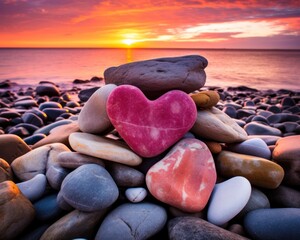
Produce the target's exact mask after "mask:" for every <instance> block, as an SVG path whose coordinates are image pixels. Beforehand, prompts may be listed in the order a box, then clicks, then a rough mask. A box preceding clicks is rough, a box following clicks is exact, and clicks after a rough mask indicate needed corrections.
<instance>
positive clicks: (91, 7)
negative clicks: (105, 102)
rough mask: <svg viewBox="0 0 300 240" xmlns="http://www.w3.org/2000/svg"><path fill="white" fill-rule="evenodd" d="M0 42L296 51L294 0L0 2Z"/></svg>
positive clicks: (298, 29)
mask: <svg viewBox="0 0 300 240" xmlns="http://www.w3.org/2000/svg"><path fill="white" fill-rule="evenodd" d="M0 16H1V20H0V47H126V45H127V46H132V47H161V48H164V47H174V48H177V47H179V48H283V49H286V48H289V49H295V48H297V49H300V1H299V0H291V1H272V0H269V1H266V0H260V1H257V0H248V1H238V0H237V1H235V0H221V1H217V0H215V1H214V0H139V1H137V0H135V1H134V0H104V1H101V0H89V1H81V0H73V1H72V0H64V1H61V0H0Z"/></svg>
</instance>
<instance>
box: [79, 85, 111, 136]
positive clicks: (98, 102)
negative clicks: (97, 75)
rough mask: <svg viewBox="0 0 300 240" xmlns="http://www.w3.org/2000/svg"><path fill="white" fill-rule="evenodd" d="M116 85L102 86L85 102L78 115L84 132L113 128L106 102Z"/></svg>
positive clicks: (96, 131) (80, 126)
mask: <svg viewBox="0 0 300 240" xmlns="http://www.w3.org/2000/svg"><path fill="white" fill-rule="evenodd" d="M116 87H117V86H116V85H114V84H108V85H105V86H103V87H101V88H100V89H98V90H97V91H96V92H94V93H93V95H92V96H91V97H90V98H89V100H88V101H87V102H86V103H85V105H84V106H83V108H82V109H81V111H80V113H79V117H78V125H79V128H80V130H81V131H82V132H86V133H102V132H104V131H106V130H107V129H110V128H112V124H111V122H110V120H109V118H108V116H107V112H106V102H107V98H108V95H109V94H110V93H111V91H112V90H113V89H115V88H116Z"/></svg>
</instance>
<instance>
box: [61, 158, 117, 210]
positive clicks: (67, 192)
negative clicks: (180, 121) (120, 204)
mask: <svg viewBox="0 0 300 240" xmlns="http://www.w3.org/2000/svg"><path fill="white" fill-rule="evenodd" d="M61 195H62V197H63V198H64V199H65V201H66V202H67V203H68V204H70V205H71V206H72V207H74V208H76V209H78V210H80V211H86V212H93V211H99V210H102V209H104V208H107V207H109V206H110V205H112V204H113V203H114V202H115V201H116V200H117V198H118V196H119V190H118V187H117V185H116V184H115V182H114V181H113V179H112V177H111V176H110V175H109V173H108V172H107V171H106V170H105V168H103V167H101V166H99V165H97V164H86V165H82V166H80V167H78V168H77V169H75V170H74V171H73V172H71V173H70V174H68V176H67V177H66V178H65V179H64V181H63V183H62V185H61Z"/></svg>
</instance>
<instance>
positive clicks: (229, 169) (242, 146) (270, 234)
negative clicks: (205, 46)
mask: <svg viewBox="0 0 300 240" xmlns="http://www.w3.org/2000/svg"><path fill="white" fill-rule="evenodd" d="M206 66H207V60H206V59H205V58H203V57H201V56H185V57H177V58H163V59H153V60H148V61H142V62H135V63H129V64H125V65H121V66H119V67H113V68H109V69H107V70H106V71H105V73H104V77H105V81H106V85H105V86H103V87H101V88H99V89H92V90H87V91H88V92H89V93H88V95H87V96H84V94H86V92H87V91H82V92H81V95H83V96H84V97H82V98H81V99H84V100H87V101H86V102H85V101H82V104H81V105H80V102H79V103H78V102H75V101H72V100H71V99H70V98H68V94H67V93H60V91H59V89H58V88H57V87H56V86H54V85H53V84H50V83H42V84H40V85H39V86H38V87H37V88H36V89H35V91H33V94H32V95H31V96H29V97H18V96H15V95H13V94H11V93H6V94H7V97H3V98H2V99H3V102H2V103H1V104H4V105H2V106H1V107H2V109H1V112H0V116H2V119H0V120H1V121H0V126H1V127H2V128H3V132H5V133H6V134H3V135H0V164H1V165H0V166H1V168H0V180H1V182H0V189H1V195H0V200H1V201H0V202H1V205H0V213H1V214H0V219H1V223H3V224H1V227H0V234H1V235H0V236H1V238H4V239H14V238H21V237H22V238H24V239H75V238H85V239H149V238H158V239H167V238H168V239H245V238H251V239H287V238H289V239H298V237H299V236H300V192H299V186H300V181H299V180H300V179H299V178H300V176H299V158H300V136H299V135H298V133H299V128H298V125H299V118H298V117H299V112H300V110H299V109H300V108H299V104H298V102H299V99H300V97H299V95H298V96H297V95H296V94H294V95H293V93H291V92H286V91H285V92H284V93H282V94H280V96H278V95H276V94H275V95H274V92H265V93H262V92H258V91H255V90H254V89H250V88H245V87H240V88H236V89H234V88H232V89H228V90H227V91H224V90H223V89H220V88H209V90H206V91H203V90H202V91H199V89H201V88H203V87H204V84H205V79H206V77H205V72H204V69H205V67H206ZM50 89H51V90H50ZM35 94H36V95H35ZM45 94H46V95H47V96H48V97H51V99H47V98H48V97H47V96H46V97H40V96H43V95H45ZM29 95H30V94H29ZM287 95H288V96H287ZM60 96H62V97H60ZM42 99H44V100H45V101H43V100H42ZM64 100H65V101H64ZM22 101H23V102H22ZM20 102H21V103H20ZM279 102H280V104H279ZM5 104H6V106H5ZM82 105H83V107H82ZM11 106H13V107H14V108H15V110H12V109H10V107H11ZM30 113H31V114H32V115H31V114H30ZM1 114H2V115H1ZM66 114H69V115H68V117H67V116H66ZM24 115H25V116H24ZM37 117H39V118H40V119H38V118H37ZM65 118H66V119H65ZM26 119H31V120H30V121H29V120H27V121H28V122H26V121H25V120H26ZM37 119H38V120H37ZM18 121H19V122H22V123H21V124H23V125H22V126H21V127H23V128H24V129H27V131H28V132H29V130H28V129H29V126H28V125H30V127H32V126H31V125H35V126H36V128H34V130H31V133H28V134H24V133H22V134H21V133H20V132H22V131H13V130H11V129H13V128H14V129H20V128H21V127H20V126H17V125H16V124H15V123H16V122H18ZM297 121H298V122H297ZM25 123H26V124H27V125H24V124H25ZM19 124H20V123H19ZM22 138H23V139H24V140H22Z"/></svg>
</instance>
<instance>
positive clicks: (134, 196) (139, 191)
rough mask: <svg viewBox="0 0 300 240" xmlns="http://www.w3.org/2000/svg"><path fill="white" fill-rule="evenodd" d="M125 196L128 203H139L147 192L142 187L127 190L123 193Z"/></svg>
mask: <svg viewBox="0 0 300 240" xmlns="http://www.w3.org/2000/svg"><path fill="white" fill-rule="evenodd" d="M125 196H126V197H127V199H128V200H129V201H130V202H133V203H137V202H141V201H143V200H144V199H145V197H146V196H147V190H146V189H145V188H142V187H137V188H128V189H126V191H125Z"/></svg>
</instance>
